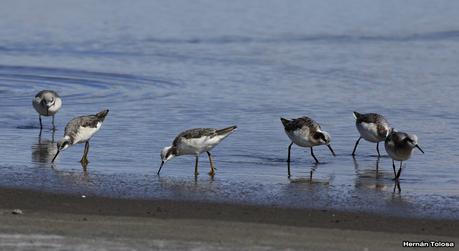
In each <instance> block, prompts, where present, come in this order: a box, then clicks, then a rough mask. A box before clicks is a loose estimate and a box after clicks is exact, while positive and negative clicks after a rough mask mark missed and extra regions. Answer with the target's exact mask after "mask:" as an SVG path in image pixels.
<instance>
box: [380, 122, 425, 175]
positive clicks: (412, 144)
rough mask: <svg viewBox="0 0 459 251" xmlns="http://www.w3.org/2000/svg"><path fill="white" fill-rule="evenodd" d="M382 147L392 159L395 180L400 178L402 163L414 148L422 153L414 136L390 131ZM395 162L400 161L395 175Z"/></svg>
mask: <svg viewBox="0 0 459 251" xmlns="http://www.w3.org/2000/svg"><path fill="white" fill-rule="evenodd" d="M384 147H385V148H386V152H387V154H389V156H390V157H391V158H392V167H393V168H394V176H395V178H394V179H395V180H398V179H399V178H400V174H401V172H402V163H403V161H405V160H408V159H409V158H410V157H411V153H412V152H413V149H414V148H417V149H419V151H421V152H422V153H424V151H423V150H422V149H421V147H419V145H418V137H417V136H416V135H414V134H408V133H404V132H397V131H395V130H392V131H391V132H390V133H389V136H387V138H386V140H385V142H384ZM395 160H398V161H400V168H399V169H398V172H397V173H395Z"/></svg>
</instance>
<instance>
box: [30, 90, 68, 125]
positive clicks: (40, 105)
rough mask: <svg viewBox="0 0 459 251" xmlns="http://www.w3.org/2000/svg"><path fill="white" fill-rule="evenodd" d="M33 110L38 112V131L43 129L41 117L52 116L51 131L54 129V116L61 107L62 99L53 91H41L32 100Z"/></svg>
mask: <svg viewBox="0 0 459 251" xmlns="http://www.w3.org/2000/svg"><path fill="white" fill-rule="evenodd" d="M32 105H33V108H35V110H36V111H37V112H38V119H39V120H40V129H43V124H42V122H41V116H46V117H48V116H53V122H52V123H53V129H56V126H55V125H54V115H55V114H56V113H57V112H58V111H59V110H60V109H61V107H62V99H61V98H60V97H59V95H58V94H57V93H56V92H55V91H50V90H42V91H40V92H39V93H37V95H35V98H34V99H33V100H32Z"/></svg>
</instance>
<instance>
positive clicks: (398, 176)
mask: <svg viewBox="0 0 459 251" xmlns="http://www.w3.org/2000/svg"><path fill="white" fill-rule="evenodd" d="M402 163H403V161H400V168H399V169H398V172H397V177H395V178H396V179H397V180H398V179H400V174H402Z"/></svg>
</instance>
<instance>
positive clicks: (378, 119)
mask: <svg viewBox="0 0 459 251" xmlns="http://www.w3.org/2000/svg"><path fill="white" fill-rule="evenodd" d="M356 122H357V123H362V122H364V123H375V124H387V125H389V122H387V120H386V118H384V116H382V115H380V114H377V113H366V114H359V116H358V117H357V118H356Z"/></svg>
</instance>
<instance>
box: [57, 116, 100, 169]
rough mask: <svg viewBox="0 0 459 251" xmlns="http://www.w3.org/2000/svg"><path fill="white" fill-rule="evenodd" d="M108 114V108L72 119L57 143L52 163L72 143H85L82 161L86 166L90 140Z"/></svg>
mask: <svg viewBox="0 0 459 251" xmlns="http://www.w3.org/2000/svg"><path fill="white" fill-rule="evenodd" d="M107 114H108V110H103V111H101V112H99V113H97V114H94V115H86V116H79V117H76V118H73V119H72V120H70V122H69V123H68V124H67V126H65V132H64V138H62V139H61V140H60V141H59V142H58V143H57V153H56V155H54V158H53V160H52V161H51V163H53V162H54V160H55V159H56V157H57V155H59V153H60V152H61V151H63V150H65V149H67V148H68V147H70V146H72V145H75V144H80V143H85V145H84V153H83V156H82V157H81V160H80V162H81V164H82V165H83V166H86V165H87V164H88V163H89V161H88V152H89V140H90V139H91V138H92V136H94V134H95V133H96V132H97V131H99V129H100V127H101V126H102V123H103V122H104V120H105V117H106V116H107Z"/></svg>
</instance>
